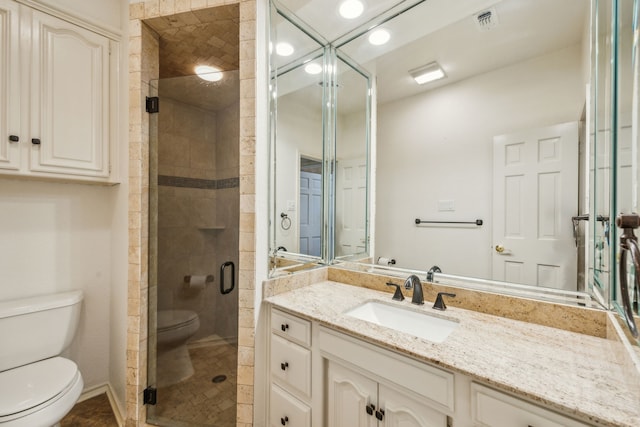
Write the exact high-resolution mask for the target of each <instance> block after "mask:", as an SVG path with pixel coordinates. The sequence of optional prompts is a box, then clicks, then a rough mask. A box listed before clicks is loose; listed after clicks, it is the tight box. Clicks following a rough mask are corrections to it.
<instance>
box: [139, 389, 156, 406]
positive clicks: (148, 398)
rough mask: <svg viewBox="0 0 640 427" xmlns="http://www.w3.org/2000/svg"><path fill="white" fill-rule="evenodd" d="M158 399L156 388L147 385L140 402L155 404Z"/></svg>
mask: <svg viewBox="0 0 640 427" xmlns="http://www.w3.org/2000/svg"><path fill="white" fill-rule="evenodd" d="M157 399H158V390H156V389H155V388H153V387H151V386H149V387H147V388H145V389H144V394H143V397H142V402H143V403H144V404H145V405H155V404H156V401H157Z"/></svg>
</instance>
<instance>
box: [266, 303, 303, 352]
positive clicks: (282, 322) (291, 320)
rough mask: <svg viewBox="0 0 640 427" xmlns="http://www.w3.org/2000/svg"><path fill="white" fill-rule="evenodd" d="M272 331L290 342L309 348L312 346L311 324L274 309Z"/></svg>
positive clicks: (272, 312)
mask: <svg viewBox="0 0 640 427" xmlns="http://www.w3.org/2000/svg"><path fill="white" fill-rule="evenodd" d="M271 329H272V330H273V331H274V332H275V333H277V334H279V335H282V336H283V337H287V339H289V340H292V341H296V342H298V343H299V344H302V345H304V346H307V347H308V346H310V345H311V322H309V321H308V320H304V319H300V318H298V317H295V316H292V315H290V314H287V313H284V312H282V311H279V310H276V309H272V310H271Z"/></svg>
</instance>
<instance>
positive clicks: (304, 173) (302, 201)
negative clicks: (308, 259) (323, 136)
mask: <svg viewBox="0 0 640 427" xmlns="http://www.w3.org/2000/svg"><path fill="white" fill-rule="evenodd" d="M299 188H300V197H299V206H300V209H299V212H300V213H299V221H300V224H299V229H300V232H299V233H300V234H299V236H300V238H299V241H300V247H299V250H300V253H301V254H305V255H312V256H318V257H319V256H320V255H321V251H322V244H321V242H322V238H321V237H322V162H320V161H318V160H315V159H311V158H307V157H303V156H301V157H300V185H299Z"/></svg>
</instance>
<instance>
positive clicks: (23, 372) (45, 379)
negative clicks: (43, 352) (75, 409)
mask: <svg viewBox="0 0 640 427" xmlns="http://www.w3.org/2000/svg"><path fill="white" fill-rule="evenodd" d="M77 373H78V367H77V366H76V364H75V363H73V362H72V361H71V360H68V359H64V358H62V357H53V358H51V359H45V360H41V361H40V362H36V363H31V364H29V365H25V366H20V367H19V368H13V369H9V370H6V371H3V372H0V396H2V399H0V418H1V417H6V416H9V415H11V414H15V413H18V412H23V411H26V410H28V409H31V408H33V407H35V406H38V405H41V404H43V403H44V402H46V401H48V400H50V399H53V398H54V397H56V396H57V395H58V394H60V393H62V392H65V391H66V389H67V388H68V387H69V386H70V385H71V383H72V382H73V380H74V379H75V377H76V374H77Z"/></svg>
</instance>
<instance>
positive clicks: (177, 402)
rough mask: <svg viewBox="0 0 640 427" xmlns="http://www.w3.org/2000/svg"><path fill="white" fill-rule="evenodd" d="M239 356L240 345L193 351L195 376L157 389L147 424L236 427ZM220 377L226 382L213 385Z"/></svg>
mask: <svg viewBox="0 0 640 427" xmlns="http://www.w3.org/2000/svg"><path fill="white" fill-rule="evenodd" d="M237 354H238V349H237V346H236V345H231V344H227V343H225V342H222V343H218V344H214V345H207V346H197V347H194V348H190V349H189V355H190V356H191V363H192V364H193V369H194V371H195V372H194V374H193V376H191V377H190V378H188V379H187V380H185V381H182V382H180V383H177V384H173V385H169V386H166V387H159V388H158V396H157V399H158V403H157V404H156V405H155V406H153V407H149V412H148V422H149V423H150V424H157V425H165V426H169V425H170V426H175V427H182V426H189V427H196V426H197V427H205V426H206V427H232V426H233V427H235V425H236V388H237V387H236V383H237ZM158 374H160V373H158ZM218 375H225V376H226V379H225V380H224V381H222V382H214V381H213V378H214V377H216V376H218Z"/></svg>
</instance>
